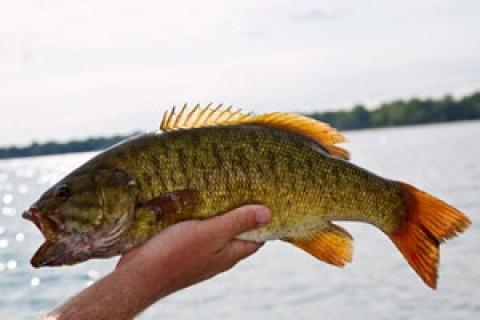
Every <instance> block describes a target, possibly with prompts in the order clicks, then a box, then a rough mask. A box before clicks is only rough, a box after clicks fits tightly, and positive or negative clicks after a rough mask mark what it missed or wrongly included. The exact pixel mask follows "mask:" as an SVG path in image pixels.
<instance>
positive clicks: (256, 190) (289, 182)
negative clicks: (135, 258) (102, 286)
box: [23, 105, 470, 288]
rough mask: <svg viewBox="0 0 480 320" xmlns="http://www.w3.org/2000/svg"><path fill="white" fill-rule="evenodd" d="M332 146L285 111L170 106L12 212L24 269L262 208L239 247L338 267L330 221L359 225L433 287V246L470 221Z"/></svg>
mask: <svg viewBox="0 0 480 320" xmlns="http://www.w3.org/2000/svg"><path fill="white" fill-rule="evenodd" d="M343 141H345V139H344V137H343V136H342V135H341V134H340V133H338V132H337V131H336V130H335V129H333V128H331V127H329V126H328V125H327V124H324V123H321V122H318V121H315V120H313V119H310V118H306V117H303V116H300V115H295V114H289V113H269V114H263V115H258V116H253V115H250V114H243V113H241V112H239V111H232V110H231V109H230V108H228V109H226V108H222V107H221V106H219V107H217V108H212V107H211V106H210V105H209V106H206V107H204V108H201V107H199V106H198V105H197V106H196V107H195V108H193V110H190V111H189V110H188V108H187V107H186V105H185V106H184V107H183V108H182V109H181V111H180V112H179V113H176V112H175V109H173V110H172V111H171V112H167V113H166V114H165V115H164V117H163V120H162V123H161V132H160V131H157V132H152V133H148V134H143V135H139V136H137V137H134V138H131V139H128V140H126V141H124V142H122V143H120V144H117V145H115V146H113V147H112V148H110V149H108V150H106V151H104V152H103V153H100V154H98V155H97V156H95V157H94V158H93V159H91V160H89V161H88V162H87V163H85V164H84V165H82V166H81V167H79V168H78V169H76V170H74V171H73V172H71V173H70V174H69V175H67V176H66V177H65V178H63V179H62V180H61V181H59V182H58V183H57V184H55V185H54V186H53V187H51V188H50V189H49V190H47V191H46V192H45V193H44V194H43V195H42V196H41V197H40V199H39V200H38V201H37V202H36V203H34V204H33V205H32V206H31V208H30V209H29V210H27V211H26V212H25V213H24V214H23V216H24V217H25V218H26V219H29V220H31V221H33V222H34V223H35V224H36V225H37V227H38V228H39V229H40V230H41V232H42V233H43V235H44V237H45V242H44V243H43V244H42V245H41V247H40V248H39V249H38V251H37V252H36V253H35V255H34V256H33V258H32V260H31V263H32V265H33V266H34V267H42V266H60V265H71V264H75V263H79V262H82V261H85V260H88V259H91V258H107V257H112V256H115V255H118V254H122V253H124V252H126V251H127V250H129V249H132V248H134V247H136V246H138V245H140V244H142V243H144V242H145V241H147V240H148V239H150V238H151V237H153V236H154V235H155V234H157V233H158V232H161V231H162V230H163V229H165V228H167V227H169V226H171V225H172V224H175V223H178V222H181V221H184V220H189V219H199V220H201V219H207V218H209V217H212V216H215V215H219V214H222V213H224V212H227V211H229V210H231V209H233V208H236V207H239V206H241V205H244V204H252V203H256V204H262V205H265V206H266V207H268V208H269V209H270V210H271V212H272V221H271V223H270V224H269V225H267V226H265V227H263V228H261V229H258V230H254V231H250V232H247V233H244V234H242V235H241V236H240V237H239V238H240V239H244V240H249V241H267V240H276V239H280V240H283V241H286V242H289V243H291V244H293V245H295V246H296V247H298V248H301V249H303V250H305V251H306V252H308V253H310V254H311V255H313V256H314V257H316V258H317V259H319V260H322V261H324V262H327V263H329V264H332V265H336V266H343V265H345V264H346V263H347V262H350V261H351V258H352V237H351V236H350V234H349V233H348V232H347V231H346V230H344V229H343V228H341V227H340V226H337V225H335V224H334V223H333V222H332V221H336V220H339V221H359V222H364V223H369V224H372V225H374V226H376V227H378V228H379V229H380V230H382V231H383V232H384V233H385V234H386V235H387V236H388V237H389V238H390V239H391V240H392V241H393V242H394V244H395V245H396V246H397V247H398V249H399V250H400V251H401V253H402V254H403V255H404V257H405V258H406V260H407V261H408V263H409V264H410V265H411V266H412V267H413V269H414V270H415V271H416V272H417V273H418V275H419V276H420V277H421V278H422V280H423V281H424V282H425V283H426V284H427V285H428V286H430V287H432V288H435V287H436V284H437V266H438V260H439V245H440V243H441V242H442V241H443V240H445V239H448V238H451V237H453V236H455V235H456V234H457V233H459V232H461V231H463V230H464V229H465V228H467V227H468V225H469V224H470V221H469V219H468V218H467V217H466V216H465V215H464V214H463V213H461V212H460V211H458V210H457V209H455V208H453V207H451V206H449V205H448V204H446V203H444V202H443V201H441V200H439V199H436V198H435V197H433V196H431V195H429V194H427V193H425V192H423V191H420V190H418V189H416V188H415V187H413V186H410V185H408V184H406V183H402V182H396V181H392V180H388V179H385V178H382V177H379V176H377V175H375V174H373V173H370V172H368V171H367V170H365V169H363V168H360V167H358V166H356V165H354V164H353V163H351V162H349V161H348V159H349V154H348V152H347V151H346V150H344V149H342V148H341V147H339V146H338V145H337V144H338V143H341V142H343Z"/></svg>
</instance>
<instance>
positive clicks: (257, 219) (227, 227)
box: [208, 205, 272, 241]
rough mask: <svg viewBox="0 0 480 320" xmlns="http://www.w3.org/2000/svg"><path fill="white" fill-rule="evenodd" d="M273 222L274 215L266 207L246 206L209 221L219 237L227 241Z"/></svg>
mask: <svg viewBox="0 0 480 320" xmlns="http://www.w3.org/2000/svg"><path fill="white" fill-rule="evenodd" d="M271 220H272V214H271V212H270V210H268V209H267V208H266V207H263V206H260V205H246V206H243V207H240V208H236V209H234V210H232V211H229V212H227V213H225V214H224V215H222V216H218V217H215V218H213V219H211V220H209V221H208V222H209V227H211V228H212V229H213V230H214V231H215V234H217V236H219V237H220V238H223V239H225V240H227V241H229V240H230V239H232V238H234V237H236V236H238V235H240V234H242V233H244V232H247V231H250V230H254V229H257V228H260V227H262V226H264V225H266V224H268V223H269V222H270V221H271Z"/></svg>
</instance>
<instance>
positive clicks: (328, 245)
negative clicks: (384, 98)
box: [282, 223, 353, 267]
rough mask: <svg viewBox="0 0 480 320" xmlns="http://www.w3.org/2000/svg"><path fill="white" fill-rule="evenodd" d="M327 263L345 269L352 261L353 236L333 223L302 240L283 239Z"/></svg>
mask: <svg viewBox="0 0 480 320" xmlns="http://www.w3.org/2000/svg"><path fill="white" fill-rule="evenodd" d="M282 240H284V241H287V242H290V243H291V244H293V245H294V246H296V247H298V248H300V249H303V250H305V251H306V252H308V253H310V254H311V255H312V256H314V257H316V258H317V259H319V260H322V261H324V262H326V263H329V264H332V265H335V266H338V267H343V266H344V265H345V264H346V263H348V262H351V261H352V241H353V238H352V236H351V235H350V234H349V233H348V232H347V231H345V229H343V228H341V227H339V226H337V225H335V224H333V223H331V224H329V226H328V227H327V228H325V229H322V230H321V231H319V232H317V233H314V234H311V235H309V236H308V237H305V238H301V239H291V238H289V239H282Z"/></svg>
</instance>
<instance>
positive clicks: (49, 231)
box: [22, 207, 90, 268]
mask: <svg viewBox="0 0 480 320" xmlns="http://www.w3.org/2000/svg"><path fill="white" fill-rule="evenodd" d="M22 217H23V218H25V219H27V220H30V221H32V222H33V223H34V224H35V225H36V226H37V228H38V229H39V230H40V232H41V233H42V235H43V236H44V238H45V241H44V243H43V244H42V245H41V246H40V247H39V248H38V250H37V251H36V252H35V254H34V255H33V257H32V259H31V260H30V263H31V264H32V266H33V267H34V268H40V267H43V266H61V265H71V264H74V263H77V262H79V261H83V260H87V259H88V258H89V257H90V252H89V250H88V249H90V248H89V246H88V244H84V243H82V242H83V241H81V240H82V239H77V237H74V236H72V235H70V236H69V235H67V234H66V233H65V231H64V225H63V221H61V219H60V218H59V217H60V215H59V214H58V213H57V214H54V215H45V214H42V212H41V211H40V210H39V209H38V208H36V207H32V208H30V209H29V210H27V211H25V212H24V213H23V214H22ZM80 249H81V250H80Z"/></svg>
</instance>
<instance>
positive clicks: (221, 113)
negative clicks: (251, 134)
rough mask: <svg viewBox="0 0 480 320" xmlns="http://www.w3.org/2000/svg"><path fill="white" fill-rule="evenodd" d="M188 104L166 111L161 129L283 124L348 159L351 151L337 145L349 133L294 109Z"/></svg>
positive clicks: (333, 153)
mask: <svg viewBox="0 0 480 320" xmlns="http://www.w3.org/2000/svg"><path fill="white" fill-rule="evenodd" d="M187 109H188V107H187V105H186V104H185V105H184V106H183V108H182V109H181V110H180V112H179V113H178V114H177V113H176V111H175V107H173V108H172V110H171V111H170V112H165V114H164V115H163V119H162V122H161V124H160V130H162V131H172V130H176V129H187V128H199V127H207V126H229V125H241V124H255V125H260V126H268V127H275V128H280V129H283V130H286V131H290V132H294V133H297V134H300V135H303V136H307V137H309V138H310V139H312V140H314V141H316V142H317V143H319V144H321V145H322V146H323V147H324V148H325V150H327V152H328V153H330V154H331V155H334V156H336V157H339V158H341V159H345V160H348V159H349V158H350V154H349V153H348V151H347V150H345V149H343V148H341V147H339V146H337V145H336V144H337V143H341V142H345V141H346V139H345V137H344V136H343V135H342V134H341V133H339V132H338V131H337V130H335V129H334V128H332V127H330V126H329V125H328V124H326V123H323V122H320V121H317V120H314V119H312V118H308V117H305V116H302V115H298V114H294V113H284V112H272V113H266V114H261V115H257V116H255V115H252V114H250V113H243V112H241V110H237V111H234V110H232V107H231V106H230V107H228V108H224V107H223V106H222V105H219V106H217V107H212V104H209V105H207V106H206V107H204V108H202V107H200V106H199V105H198V104H197V105H196V106H195V107H194V108H193V109H192V110H191V111H187Z"/></svg>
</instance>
